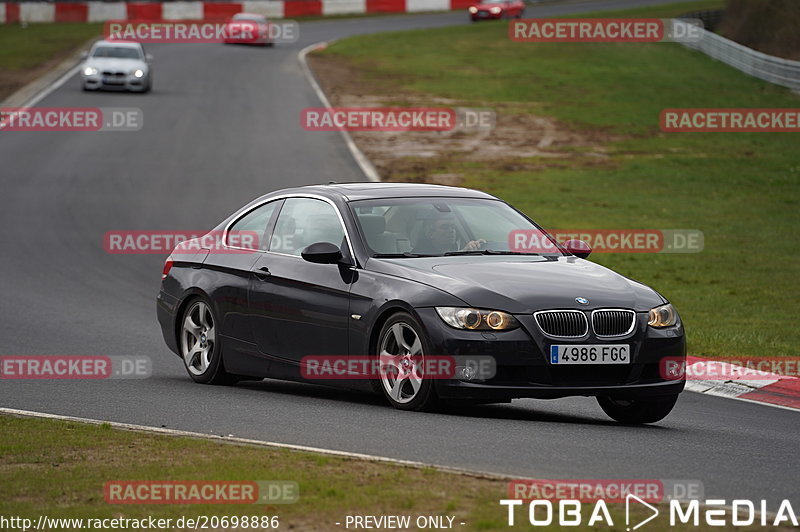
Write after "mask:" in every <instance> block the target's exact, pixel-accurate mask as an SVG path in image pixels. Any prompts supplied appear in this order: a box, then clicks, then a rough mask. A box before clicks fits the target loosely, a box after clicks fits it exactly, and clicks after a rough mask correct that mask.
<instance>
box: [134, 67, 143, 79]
mask: <svg viewBox="0 0 800 532" xmlns="http://www.w3.org/2000/svg"><path fill="white" fill-rule="evenodd" d="M142 76H144V71H143V70H142V69H140V68H137V69H136V70H134V71H133V77H134V78H141V77H142Z"/></svg>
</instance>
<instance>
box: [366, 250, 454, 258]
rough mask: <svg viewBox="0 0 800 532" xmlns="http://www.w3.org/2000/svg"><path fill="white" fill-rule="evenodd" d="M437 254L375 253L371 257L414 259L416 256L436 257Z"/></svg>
mask: <svg viewBox="0 0 800 532" xmlns="http://www.w3.org/2000/svg"><path fill="white" fill-rule="evenodd" d="M438 256H439V255H423V254H421V253H409V252H408V251H406V252H405V253H375V254H374V255H372V258H373V259H415V258H417V257H438Z"/></svg>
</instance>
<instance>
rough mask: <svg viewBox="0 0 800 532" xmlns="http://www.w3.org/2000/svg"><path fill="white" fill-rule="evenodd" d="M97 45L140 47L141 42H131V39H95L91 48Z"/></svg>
mask: <svg viewBox="0 0 800 532" xmlns="http://www.w3.org/2000/svg"><path fill="white" fill-rule="evenodd" d="M98 46H119V47H122V48H137V49H138V48H141V47H142V45H141V43H138V42H133V41H105V40H104V41H97V42H96V43H94V46H93V47H92V48H97V47H98Z"/></svg>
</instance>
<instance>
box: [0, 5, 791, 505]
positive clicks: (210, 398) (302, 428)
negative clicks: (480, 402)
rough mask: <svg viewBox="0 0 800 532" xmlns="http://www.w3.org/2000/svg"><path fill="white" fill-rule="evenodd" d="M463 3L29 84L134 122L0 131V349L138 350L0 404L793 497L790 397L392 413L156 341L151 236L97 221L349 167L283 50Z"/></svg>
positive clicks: (207, 202)
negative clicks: (92, 88) (116, 243)
mask: <svg viewBox="0 0 800 532" xmlns="http://www.w3.org/2000/svg"><path fill="white" fill-rule="evenodd" d="M656 3H661V0H655V1H641V0H640V1H630V0H628V1H625V0H616V1H608V2H601V3H600V4H594V5H593V6H592V8H598V7H603V8H623V7H631V6H633V5H643V4H656ZM585 9H586V6H585V5H584V6H582V5H580V4H574V3H573V4H565V5H563V6H558V5H551V6H549V7H540V8H536V9H530V8H529V11H528V13H527V15H528V16H554V15H559V14H565V13H568V12H577V11H582V10H585ZM463 23H467V15H466V13H447V14H433V15H415V16H391V17H379V18H373V19H352V20H333V21H320V22H307V23H302V24H301V39H300V41H299V42H297V43H294V44H291V45H278V46H275V47H274V48H271V49H270V48H267V49H262V48H248V47H239V46H223V45H216V44H202V45H201V44H185V45H169V44H166V45H163V44H162V45H159V46H156V45H151V46H149V47H148V51H149V52H150V53H152V54H153V55H154V56H155V71H154V72H155V76H154V91H153V92H152V93H151V94H147V95H135V94H116V93H83V92H82V91H81V90H80V87H79V82H78V79H77V77H75V78H73V79H71V80H69V81H68V82H67V83H66V84H65V85H64V86H62V87H61V88H59V89H58V90H56V91H55V92H53V93H52V94H50V95H49V96H48V97H47V98H45V99H44V100H43V101H41V102H39V104H38V105H39V106H41V107H138V108H141V109H142V110H143V112H144V128H143V129H142V130H141V131H139V132H135V133H130V132H127V133H122V132H118V133H106V134H101V133H96V132H69V133H58V132H46V133H42V132H38V133H37V132H30V133H28V132H0V176H1V177H0V220H2V226H3V230H2V231H0V250H2V251H0V254H1V255H0V257H2V259H1V260H0V279H2V287H3V288H2V297H1V298H0V316H2V319H0V354H8V355H12V354H13V355H46V354H60V355H116V356H124V355H147V356H149V357H150V358H151V359H152V361H153V364H154V368H153V375H152V377H151V378H149V379H145V380H138V381H133V380H130V381H120V380H116V381H115V380H111V381H59V380H42V381H35V380H24V381H13V380H3V381H0V406H2V407H8V408H16V409H21V410H34V411H39V412H46V413H53V414H63V415H71V416H79V417H87V418H93V419H103V420H110V421H120V422H127V423H135V424H141V425H150V426H156V427H162V426H166V427H169V428H175V429H182V430H189V431H195V432H204V433H213V434H234V435H236V436H239V437H244V438H255V439H263V440H267V441H274V442H283V443H291V444H298V445H308V446H314V447H323V448H328V449H336V450H342V451H351V452H358V453H366V454H373V455H380V456H386V457H392V458H399V459H406V460H415V461H422V462H426V463H432V464H438V465H446V466H453V467H460V468H468V469H474V470H481V471H491V472H498V473H506V474H511V475H520V476H525V477H542V478H629V479H633V478H653V479H697V480H701V481H702V482H703V483H704V485H705V495H706V498H715V497H719V498H725V499H732V498H751V499H755V500H758V499H762V498H766V499H768V500H769V501H771V502H770V505H769V506H770V509H772V510H775V509H776V508H777V507H776V502H775V501H779V500H780V499H784V498H789V499H794V500H797V499H800V483H798V482H797V473H798V457H797V436H798V421H800V418H798V415H799V414H798V413H797V412H793V411H788V410H782V409H778V408H770V407H766V406H760V405H755V404H750V403H745V402H740V401H734V400H727V399H722V398H715V397H707V396H701V395H697V394H692V393H685V394H683V395H682V397H681V399H680V401H679V402H678V405H677V407H676V409H675V411H674V412H673V413H672V414H671V415H670V416H669V417H668V418H667V419H666V420H665V421H663V422H661V423H659V424H657V425H655V426H645V427H626V426H621V425H618V424H616V423H614V422H612V421H610V420H609V419H608V418H607V417H606V416H605V414H604V413H603V412H602V411H601V410H600V408H599V406H597V404H596V402H595V401H594V400H593V399H589V398H574V399H562V400H558V401H533V400H519V401H515V402H514V403H513V404H511V405H497V406H485V407H463V408H460V409H458V410H454V411H451V412H448V413H446V414H419V413H406V412H400V411H395V410H393V409H391V408H390V407H388V406H385V405H384V404H383V403H382V401H381V400H380V399H379V398H377V397H371V396H365V395H359V394H354V393H347V392H342V391H339V390H333V389H328V388H324V387H320V386H314V385H302V384H293V383H285V382H278V381H263V382H258V383H244V384H240V385H238V386H235V387H211V386H201V385H197V384H194V383H193V382H192V381H191V380H190V379H189V377H188V376H187V375H186V371H185V370H184V368H183V365H182V362H181V360H180V359H179V358H178V357H176V356H175V355H173V354H172V353H171V352H170V351H168V349H167V348H166V347H165V345H164V343H163V340H162V338H161V333H160V330H159V327H158V324H157V323H156V318H155V295H156V292H157V290H158V285H159V281H160V272H161V266H162V263H163V259H164V256H160V255H111V254H107V253H106V252H105V251H104V249H103V235H104V233H105V232H106V231H110V230H148V229H150V230H202V229H207V228H210V227H212V226H214V225H216V224H217V223H218V221H219V220H221V219H222V218H224V217H225V216H226V215H227V214H229V213H230V212H232V211H233V210H235V209H237V208H238V207H239V206H241V205H242V204H244V203H246V202H247V201H249V200H250V199H252V198H254V197H256V196H259V195H261V194H264V193H266V192H269V191H272V190H275V189H279V188H283V187H287V186H294V185H304V184H311V183H320V182H327V181H330V180H335V181H352V180H361V179H364V178H363V176H362V175H361V173H360V171H359V169H358V167H357V166H356V165H355V163H354V161H353V159H352V157H351V155H350V153H349V152H348V151H347V148H346V146H345V144H344V142H343V141H342V138H341V136H340V135H339V134H338V133H322V132H306V131H304V130H303V129H302V128H301V127H300V124H299V116H300V111H301V110H302V109H303V108H305V107H314V106H319V105H320V104H319V101H318V100H317V98H316V96H315V94H314V92H313V90H312V89H311V87H310V86H309V84H308V83H307V80H306V79H305V77H304V75H303V73H302V70H301V68H300V66H299V63H298V60H297V52H298V51H299V50H300V49H301V48H303V47H305V46H307V45H309V44H312V43H315V42H319V41H323V40H328V39H332V38H338V37H344V36H347V35H352V34H356V33H366V32H376V31H387V30H396V29H405V28H427V27H435V26H443V25H450V24H463Z"/></svg>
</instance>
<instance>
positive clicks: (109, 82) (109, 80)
mask: <svg viewBox="0 0 800 532" xmlns="http://www.w3.org/2000/svg"><path fill="white" fill-rule="evenodd" d="M103 83H105V84H106V85H123V84H124V83H125V80H124V79H118V78H103Z"/></svg>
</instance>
